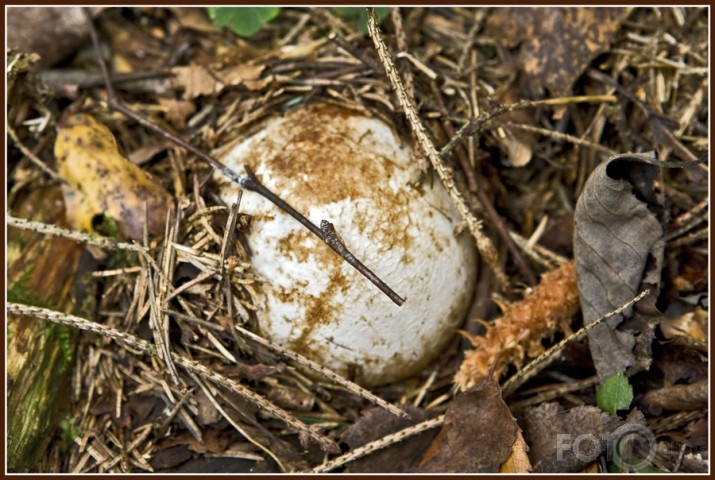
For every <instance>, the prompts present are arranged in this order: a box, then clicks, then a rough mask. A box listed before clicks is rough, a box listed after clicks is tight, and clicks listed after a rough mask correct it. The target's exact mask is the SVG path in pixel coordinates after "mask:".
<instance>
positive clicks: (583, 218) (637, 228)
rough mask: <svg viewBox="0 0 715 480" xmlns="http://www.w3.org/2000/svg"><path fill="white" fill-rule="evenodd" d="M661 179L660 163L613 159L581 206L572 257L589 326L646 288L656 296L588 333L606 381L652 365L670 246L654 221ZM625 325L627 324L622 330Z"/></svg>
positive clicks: (634, 157)
mask: <svg viewBox="0 0 715 480" xmlns="http://www.w3.org/2000/svg"><path fill="white" fill-rule="evenodd" d="M657 174H658V168H657V160H655V159H651V160H649V159H648V158H646V157H643V156H637V155H627V154H625V155H617V156H614V157H612V158H611V159H609V160H608V161H606V162H603V163H602V164H601V165H599V166H598V167H597V168H596V169H595V170H594V171H593V173H592V174H591V176H590V177H589V179H588V180H587V182H586V184H585V186H584V189H583V193H582V194H581V196H580V197H579V199H578V202H577V203H576V209H575V212H574V222H575V234H574V257H575V261H576V276H577V282H578V288H579V293H580V295H581V308H582V311H583V318H584V324H589V323H591V322H593V321H595V320H596V319H598V318H600V317H602V316H603V315H606V314H607V313H608V312H610V311H613V310H615V309H616V308H618V307H620V306H621V305H624V304H625V303H627V302H628V301H629V300H631V299H632V298H633V297H635V296H636V295H637V294H638V293H640V292H641V291H642V290H643V289H644V288H650V289H651V291H652V292H654V294H653V295H650V296H649V297H647V298H646V299H645V300H643V301H641V302H639V304H637V305H636V307H635V311H634V308H630V309H628V310H626V311H625V312H624V313H623V314H618V315H614V316H613V317H611V318H609V319H608V320H607V321H606V322H604V323H602V324H601V325H598V326H597V327H595V328H594V329H593V330H591V331H590V332H589V346H590V349H591V356H592V358H593V361H594V365H595V366H596V371H597V372H598V376H599V378H600V379H601V381H603V380H605V379H607V378H609V377H610V376H612V375H614V374H616V373H624V372H625V371H626V368H629V367H630V368H631V369H633V370H634V371H636V370H641V369H644V368H647V367H648V366H649V365H650V362H651V352H650V344H651V342H652V340H653V335H654V328H655V324H656V323H657V322H658V321H659V320H660V318H661V316H660V315H659V314H658V312H657V310H656V309H655V306H654V304H653V303H654V301H655V299H656V298H657V293H658V290H659V286H660V272H661V266H662V263H663V252H664V248H665V240H664V233H663V226H662V223H661V219H659V218H658V215H656V213H658V212H662V210H663V198H662V195H659V194H657V193H656V191H655V189H654V186H653V185H654V180H655V177H656V175H657ZM654 212H656V213H654ZM648 302H650V303H648ZM646 307H648V310H647V311H646ZM624 319H628V323H627V324H624V325H621V327H620V328H616V327H618V326H619V324H621V323H622V322H623V320H624Z"/></svg>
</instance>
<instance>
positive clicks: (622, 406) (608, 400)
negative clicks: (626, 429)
mask: <svg viewBox="0 0 715 480" xmlns="http://www.w3.org/2000/svg"><path fill="white" fill-rule="evenodd" d="M632 401H633V387H632V386H631V384H630V383H629V382H628V379H627V378H626V377H625V375H623V374H622V373H617V374H615V375H613V376H612V377H611V378H609V379H608V380H606V381H605V382H603V384H602V385H601V386H600V387H598V391H597V392H596V402H597V403H598V408H600V409H601V410H603V411H604V412H608V413H610V414H611V415H615V414H616V412H617V411H618V410H626V409H627V408H628V407H630V406H631V402H632Z"/></svg>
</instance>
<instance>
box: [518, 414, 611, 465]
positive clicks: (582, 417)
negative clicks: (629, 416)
mask: <svg viewBox="0 0 715 480" xmlns="http://www.w3.org/2000/svg"><path fill="white" fill-rule="evenodd" d="M622 423H623V421H622V420H621V419H620V418H618V417H616V416H612V415H609V414H607V413H605V412H603V411H601V410H599V409H598V408H596V407H593V406H582V407H576V408H572V409H569V410H564V409H563V408H562V407H561V406H559V405H558V404H557V403H542V404H541V405H539V406H537V407H534V408H532V409H530V410H529V411H528V412H527V413H526V415H525V429H524V436H525V438H526V441H527V443H528V444H529V447H530V451H529V458H530V459H531V462H532V464H533V465H534V470H535V471H536V472H559V473H566V472H578V471H580V470H582V469H583V468H584V467H585V466H586V465H588V464H589V463H591V460H590V459H589V458H584V455H577V454H576V453H582V452H577V451H575V450H578V449H574V448H573V447H572V444H573V443H574V442H576V441H577V439H578V438H579V437H581V436H582V435H591V436H593V437H594V438H595V439H596V440H599V439H600V438H603V437H604V436H605V435H607V434H609V433H611V432H612V431H614V430H615V429H616V428H618V427H619V426H620V425H621V424H622ZM581 438H584V439H585V437H581ZM590 440H592V439H589V442H585V443H584V444H583V445H582V446H583V449H586V448H591V447H593V445H591V443H593V442H590ZM601 447H602V446H601V445H598V446H597V448H598V449H599V450H600V449H601ZM584 451H585V450H584Z"/></svg>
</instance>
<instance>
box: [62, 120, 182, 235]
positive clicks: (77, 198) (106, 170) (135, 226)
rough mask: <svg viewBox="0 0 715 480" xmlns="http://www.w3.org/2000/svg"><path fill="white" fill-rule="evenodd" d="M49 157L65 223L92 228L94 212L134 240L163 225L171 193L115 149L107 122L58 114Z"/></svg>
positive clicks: (161, 230) (157, 232)
mask: <svg viewBox="0 0 715 480" xmlns="http://www.w3.org/2000/svg"><path fill="white" fill-rule="evenodd" d="M55 158H56V159H57V163H58V167H59V168H58V170H59V174H60V176H61V177H62V178H63V179H64V180H66V181H67V184H66V185H63V194H64V199H65V207H66V210H67V220H68V223H69V224H70V225H71V226H72V227H73V228H75V229H78V230H86V231H92V230H93V223H92V222H93V220H94V218H95V216H97V215H102V214H103V215H106V216H108V217H110V218H112V219H113V220H114V221H116V223H117V227H118V229H119V233H120V234H121V235H122V236H124V237H125V238H129V239H134V240H140V239H141V238H142V236H143V231H144V224H145V215H144V212H145V210H144V205H145V204H146V224H147V230H148V232H149V234H152V235H157V234H159V233H161V232H163V231H164V224H165V222H166V215H167V212H168V210H169V207H170V205H171V196H170V195H169V194H168V193H167V192H166V190H164V189H163V188H162V187H161V185H159V184H158V183H156V182H155V181H154V180H152V178H151V177H150V176H149V175H148V174H147V173H146V172H144V170H142V169H141V168H139V167H138V166H136V165H134V164H133V163H132V162H130V161H129V160H127V159H126V158H125V157H123V156H122V155H121V153H119V148H118V146H117V141H116V139H115V138H114V136H113V135H112V132H110V131H109V129H108V128H107V127H105V126H104V125H102V124H101V123H100V122H98V121H97V120H95V119H94V118H93V117H91V116H89V115H85V114H78V115H72V116H70V117H67V118H64V119H63V120H62V123H61V125H60V128H59V131H58V132H57V139H56V141H55Z"/></svg>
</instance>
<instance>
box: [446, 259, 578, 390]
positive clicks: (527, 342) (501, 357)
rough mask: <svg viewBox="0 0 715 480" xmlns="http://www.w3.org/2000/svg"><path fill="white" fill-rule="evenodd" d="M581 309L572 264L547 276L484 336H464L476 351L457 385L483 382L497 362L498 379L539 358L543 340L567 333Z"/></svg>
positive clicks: (470, 354)
mask: <svg viewBox="0 0 715 480" xmlns="http://www.w3.org/2000/svg"><path fill="white" fill-rule="evenodd" d="M578 305H579V296H578V290H577V289H576V271H575V268H574V264H573V262H567V263H564V264H563V265H562V266H561V267H559V268H557V269H556V270H553V271H551V272H547V273H545V274H544V275H543V276H542V278H541V283H539V285H537V286H536V287H534V288H533V289H530V290H529V291H527V292H526V294H525V296H524V299H523V300H521V301H519V302H516V303H513V304H511V305H509V306H508V307H507V309H506V311H505V312H504V314H503V315H502V317H501V318H499V319H497V320H496V321H495V322H494V325H493V326H491V327H490V328H488V329H487V333H486V334H485V335H484V336H478V335H472V334H469V333H466V332H463V335H465V336H466V337H467V338H468V339H469V341H470V342H471V343H472V345H474V350H468V351H467V352H465V355H464V361H463V362H462V365H461V366H460V368H459V372H457V375H456V376H455V379H454V380H455V383H457V385H459V387H460V388H461V389H462V390H465V389H467V388H469V387H470V386H472V385H476V384H478V383H479V382H481V381H483V380H484V379H485V378H486V377H487V374H488V372H489V369H490V368H491V366H492V365H493V364H494V363H495V362H497V361H498V362H499V365H497V367H496V370H495V377H494V378H497V379H498V378H499V375H500V374H501V373H503V372H504V370H505V369H506V367H507V366H509V365H516V366H517V367H518V366H520V365H521V362H522V361H523V360H524V357H525V356H528V357H530V358H535V357H537V356H539V355H540V354H541V353H543V351H544V348H543V346H542V344H541V340H542V339H543V338H545V337H548V336H550V335H553V334H554V332H555V331H556V329H557V328H559V327H560V326H561V327H562V329H564V330H565V329H567V328H568V324H569V322H570V320H571V319H572V317H573V316H574V315H575V314H576V312H578Z"/></svg>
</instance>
